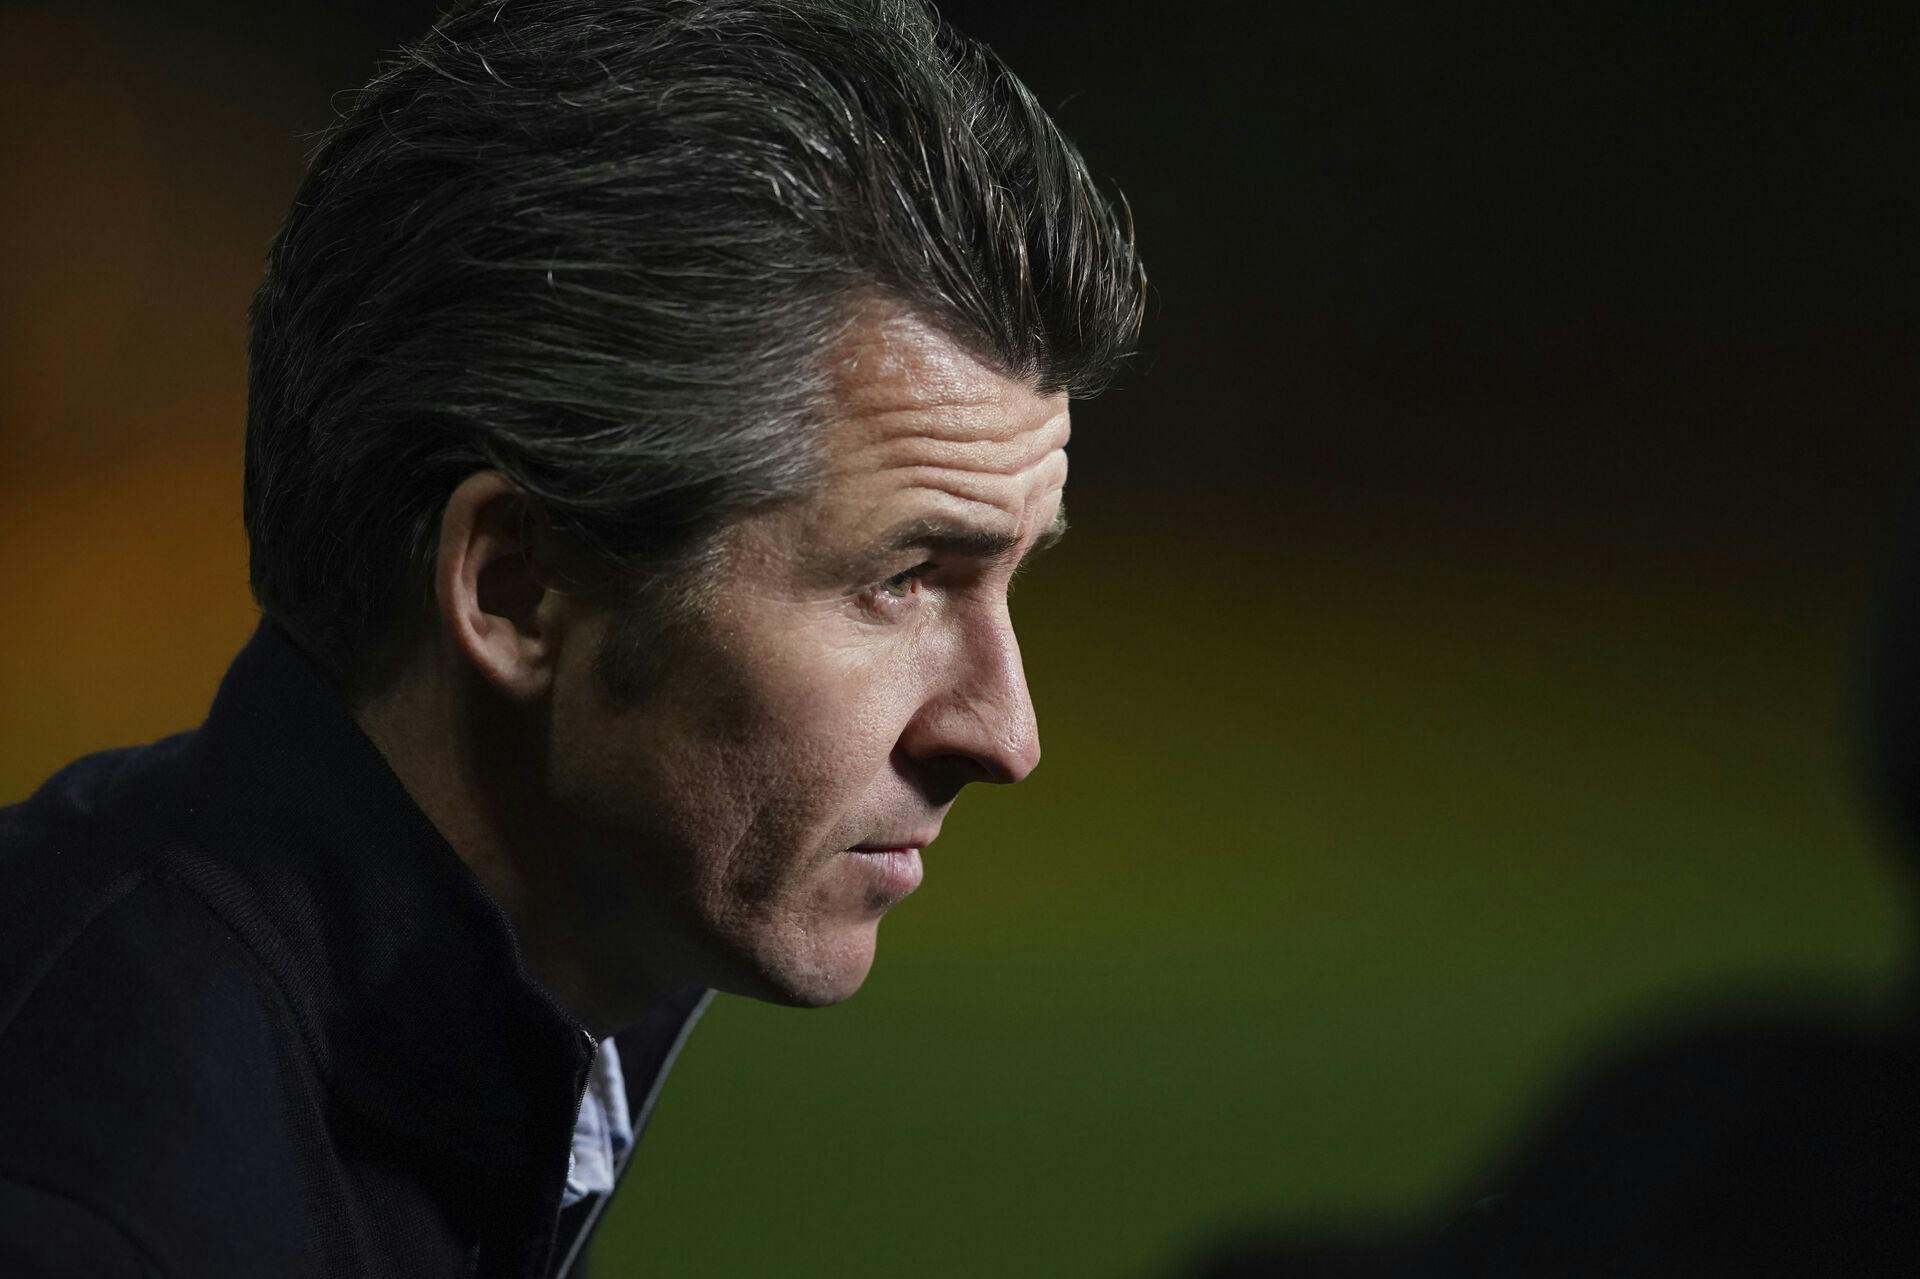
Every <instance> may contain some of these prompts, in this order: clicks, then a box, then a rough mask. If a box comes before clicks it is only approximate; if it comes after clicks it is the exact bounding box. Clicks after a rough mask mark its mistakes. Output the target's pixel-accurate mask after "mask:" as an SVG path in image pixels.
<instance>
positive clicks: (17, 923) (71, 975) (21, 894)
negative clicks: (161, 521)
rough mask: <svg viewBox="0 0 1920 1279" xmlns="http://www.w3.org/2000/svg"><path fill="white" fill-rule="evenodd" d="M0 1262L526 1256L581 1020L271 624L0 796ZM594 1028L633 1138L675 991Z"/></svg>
mask: <svg viewBox="0 0 1920 1279" xmlns="http://www.w3.org/2000/svg"><path fill="white" fill-rule="evenodd" d="M0 884H4V889H3V890H0V1274H4V1275H8V1276H31V1275H40V1274H47V1275H54V1274H58V1275H81V1274H84V1275H108V1276H117V1275H136V1274H137V1275H170V1276H180V1277H181V1279H217V1277H219V1276H249V1277H251V1276H264V1275H272V1276H303V1275H315V1276H320V1275H324V1276H348V1275H351V1276H362V1275H404V1276H407V1277H408V1279H418V1277H424V1276H437V1275H487V1276H509V1275H510V1276H545V1275H549V1274H552V1273H554V1272H555V1270H556V1269H557V1268H558V1267H560V1266H561V1265H563V1264H564V1262H565V1259H566V1257H567V1256H568V1255H569V1254H570V1253H571V1252H572V1251H573V1245H574V1243H575V1241H576V1240H577V1239H578V1238H580V1237H581V1235H582V1233H583V1231H585V1230H587V1229H590V1227H591V1220H590V1218H592V1217H593V1216H594V1215H595V1210H596V1209H597V1207H598V1206H599V1204H597V1203H595V1202H594V1201H589V1202H588V1203H587V1204H585V1205H580V1206H577V1207H575V1208H572V1209H569V1210H568V1211H567V1213H566V1214H565V1219H564V1220H562V1214H561V1213H560V1196H561V1190H562V1187H563V1185H564V1182H565V1177H566V1172H567V1159H568V1154H569V1151H570V1148H571V1143H572V1133H573V1124H574V1118H575V1116H576V1113H577V1111H578V1107H579V1104H580V1095H581V1090H582V1088H583V1086H584V1083H585V1079H586V1073H587V1068H588V1065H589V1063H590V1061H591V1058H592V1052H593V1044H592V1041H591V1039H590V1038H589V1037H588V1036H587V1035H586V1033H585V1032H584V1031H583V1030H582V1029H581V1028H580V1027H579V1025H578V1024H577V1023H576V1021H575V1020H574V1019H573V1018H572V1017H571V1016H570V1015H569V1014H568V1013H567V1012H566V1011H565V1010H564V1009H563V1008H561V1007H560V1006H559V1005H558V1004H557V1003H556V1002H555V1001H554V1000H553V998H552V997H551V996H550V995H548V994H547V993H546V992H545V990H544V989H543V988H542V987H540V986H539V985H537V984H536V983H535V982H533V981H532V980H531V979H530V978H529V977H528V975H527V972H526V969H525V967H524V966H523V964H522V962H521V959H520V956H519V953H518V950H517V948H516V944H515V942H514V938H513V934H512V932H511V930H510V928H509V926H508V923H507V920H506V917H505V916H504V914H503V913H502V912H501V910H500V909H499V907H498V906H497V905H496V904H495V903H494V902H493V900H492V899H491V898H490V897H489V896H488V895H487V894H486V893H485V892H484V891H483V890H482V888H481V887H480V884H479V882H478V881H477V880H476V879H475V878H474V876H473V875H472V873H471V872H470V871H469V870H468V869H467V867H466V865H465V864H464V863H463V862H462V861H461V860H460V859H459V858H458V857H457V856H456V855H455V854H454V852H453V851H452V849H451V848H449V847H448V846H447V844H446V842H445V840H443V839H442V838H441V837H440V835H439V833H438V832H437V831H436V830H435V829H434V828H433V826H432V825H431V824H430V823H429V822H428V821H427V819H426V817H425V816H424V815H423V814H422V813H421V812H420V810H419V808H418V807H416V806H415V805H414V803H413V802H412V800H411V799H410V798H409V797H408V795H407V794H406V792H405V791H404V790H403V789H402V787H401V786H400V783H399V781H398V780H397V779H396V778H395V777H394V775H393V773H392V772H391V771H390V770H389V769H388V768H387V766H386V764H385V761H384V760H383V759H382V758H381V756H380V755H379V753H378V752H377V751H376V750H375V749H374V747H373V745H372V744H371V743H370V742H369V741H368V740H367V738H366V737H365V736H364V735H363V734H362V733H361V732H360V730H359V728H358V726H357V725H356V724H355V723H354V722H353V720H352V719H351V717H350V716H349V715H348V713H347V710H346V707H345V705H344V703H343V701H342V699H341V697H340V696H339V694H338V693H337V692H336V691H335V689H334V688H333V687H332V686H331V685H330V684H329V682H328V681H327V680H326V679H325V678H324V677H323V676H322V674H321V673H320V672H319V670H318V669H317V668H316V667H315V666H313V665H312V664H311V663H310V662H309V661H308V660H307V659H306V658H305V657H304V656H303V655H302V654H301V653H300V652H299V651H298V650H297V649H296V648H295V647H294V646H293V645H292V644H291V643H290V642H289V641H288V640H287V639H286V638H285V637H284V636H283V635H282V634H281V633H280V632H279V631H278V630H277V629H276V628H275V627H273V626H272V625H271V624H266V625H263V626H262V627H261V628H260V630H259V631H258V632H257V633H256V634H255V636H254V637H253V639H252V641H251V642H250V643H249V644H248V645H247V647H246V648H245V649H244V650H243V651H242V652H241V653H240V655H239V657H238V658H237V659H236V660H235V661H234V663H233V667H232V669H231V670H229V672H228V673H227V677H226V679H225V681H224V682H223V684H222V685H221V688H220V693H219V696H218V697H217V698H216V700H215V702H214V705H213V709H212V711H211V713H210V714H209V715H208V717H207V721H206V723H205V724H204V725H202V726H201V727H200V728H199V729H198V730H196V731H194V732H190V733H183V734H181V735H179V736H177V737H171V738H168V739H166V740H164V741H161V742H157V743H155V744H153V745H151V746H146V747H141V748H138V749H130V750H119V751H110V752H107V753H105V754H101V755H94V756H91V757H89V758H86V759H83V760H81V761H79V762H78V763H75V764H73V765H71V766H69V767H68V768H66V769H65V770H63V771H62V772H60V773H58V774H56V775H55V776H54V777H53V778H51V779H50V780H49V781H47V783H46V784H45V785H44V786H42V787H41V788H40V790H39V791H38V792H37V793H36V794H35V795H33V796H32V798H30V799H28V800H27V801H26V802H25V803H23V804H20V805H17V806H15V807H12V808H7V809H0ZM706 993H707V992H705V991H701V990H687V991H684V992H681V993H679V994H677V995H676V996H674V997H672V998H670V999H668V1000H664V1001H662V1002H661V1004H660V1005H658V1006H657V1007H656V1008H655V1009H654V1010H653V1011H652V1013H651V1014H650V1015H649V1016H648V1017H647V1018H646V1019H645V1020H644V1021H643V1022H642V1023H641V1024H639V1025H637V1026H635V1027H633V1028H632V1029H630V1030H628V1031H625V1032H623V1033H622V1034H621V1035H620V1036H619V1037H618V1043H619V1046H620V1051H621V1057H622V1062H623V1065H624V1068H625V1072H626V1076H627V1087H628V1094H629V1101H630V1105H631V1110H632V1114H633V1118H634V1125H635V1129H636V1133H637V1132H638V1131H639V1129H641V1128H642V1127H643V1126H644V1124H645V1122H646V1119H647V1116H648V1113H649V1111H650V1110H651V1108H652V1103H653V1099H654V1097H655V1096H656V1095H657V1092H658V1088H659V1084H660V1081H661V1079H662V1078H663V1076H664V1074H665V1072H666V1069H667V1067H668V1066H669V1065H670V1064H671V1060H672V1057H673V1054H674V1052H675V1051H676V1050H677V1049H678V1046H679V1042H680V1040H681V1038H682V1037H683V1036H684V1034H685V1033H686V1030H687V1029H688V1027H690V1026H691V1024H692V1021H693V1019H694V1018H695V1017H696V1016H697V1015H698V1012H699V1010H700V1008H701V1007H702V1006H704V1003H705V999H706Z"/></svg>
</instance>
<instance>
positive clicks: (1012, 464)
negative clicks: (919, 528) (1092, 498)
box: [822, 315, 1070, 534]
mask: <svg viewBox="0 0 1920 1279" xmlns="http://www.w3.org/2000/svg"><path fill="white" fill-rule="evenodd" d="M832 396H833V408H832V417H833V420H832V422H831V424H830V426H829V427H828V433H827V439H826V463H827V484H826V491H825V493H824V494H823V495H822V505H823V507H824V508H825V509H824V510H823V511H822V513H823V514H825V515H828V516H831V517H834V518H836V519H838V520H841V521H852V522H855V523H859V524H863V525H864V524H869V523H871V524H884V523H887V522H889V521H891V520H894V519H897V518H899V517H902V516H910V515H913V514H915V513H916V512H918V513H920V514H924V515H927V516H937V517H940V518H946V519H953V520H961V521H965V522H967V523H969V524H977V525H980V526H982V527H985V528H989V529H993V530H996V531H1000V532H1009V533H1012V532H1018V533H1021V534H1024V533H1025V532H1027V531H1028V530H1029V528H1030V526H1033V525H1034V522H1035V521H1036V520H1037V521H1038V524H1039V526H1044V525H1045V524H1046V523H1047V521H1049V520H1051V519H1052V517H1053V514H1054V510H1055V508H1057V506H1058V504H1059V493H1060V489H1061V487H1062V485H1064V483H1065V482H1066V474H1067V461H1066V445H1067V438H1068V435H1069V432H1070V427H1069V417H1068V411H1067V397H1066V396H1065V395H1064V394H1057V395H1040V394H1037V393H1035V392H1034V391H1033V390H1032V389H1031V388H1029V387H1027V386H1026V385H1024V384H1023V383H1021V382H1019V381H1017V380H1016V379H1013V378H1009V377H1007V376H1005V375H1004V374H1002V373H1000V372H998V371H997V370H994V369H992V368H989V367H988V366H987V365H985V364H983V363H981V362H980V361H979V360H977V359H975V358H974V357H973V356H971V355H969V354H968V353H967V352H965V351H964V350H962V349H961V348H960V347H958V346H957V345H955V344H954V343H953V342H951V341H949V340H948V339H947V338H946V337H944V336H943V335H942V334H940V333H939V332H938V330H936V329H933V328H932V327H930V326H928V325H926V324H923V323H921V322H919V321H918V320H915V319H913V318H912V317H908V316H901V315H892V316H886V317H881V318H875V319H872V320H869V321H865V322H863V323H861V324H860V325H858V326H856V328H855V329H854V331H853V332H852V333H851V334H850V335H849V338H848V340H847V341H846V343H845V344H844V345H843V346H842V348H841V350H840V353H839V358H838V360H837V361H836V364H835V367H834V370H833V382H832Z"/></svg>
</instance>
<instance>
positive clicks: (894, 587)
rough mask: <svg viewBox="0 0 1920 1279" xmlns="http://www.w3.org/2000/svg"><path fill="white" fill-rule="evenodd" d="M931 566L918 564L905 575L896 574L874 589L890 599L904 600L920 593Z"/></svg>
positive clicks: (904, 573)
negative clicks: (922, 580)
mask: <svg viewBox="0 0 1920 1279" xmlns="http://www.w3.org/2000/svg"><path fill="white" fill-rule="evenodd" d="M932 568H933V565H931V564H916V565H914V566H913V567H912V568H910V569H907V570H906V571H905V572H903V573H895V574H894V575H893V576H892V577H890V578H888V579H887V580H886V581H884V582H881V583H879V584H878V585H877V586H875V587H874V589H875V590H876V591H878V592H880V594H882V595H885V596H886V597H887V598H889V599H896V600H903V599H907V598H909V597H910V596H914V595H918V594H919V593H920V579H921V578H923V577H925V576H926V575H927V573H928V571H929V570H930V569H932Z"/></svg>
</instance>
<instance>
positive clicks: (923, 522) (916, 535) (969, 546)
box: [875, 505, 1067, 564]
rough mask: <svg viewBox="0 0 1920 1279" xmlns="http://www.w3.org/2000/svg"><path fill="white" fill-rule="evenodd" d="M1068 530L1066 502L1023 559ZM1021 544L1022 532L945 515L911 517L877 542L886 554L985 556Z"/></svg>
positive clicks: (999, 555)
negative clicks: (984, 525)
mask: <svg viewBox="0 0 1920 1279" xmlns="http://www.w3.org/2000/svg"><path fill="white" fill-rule="evenodd" d="M1066 534H1067V508H1066V507H1065V506H1064V505H1062V506H1061V507H1060V508H1059V509H1058V510H1057V511H1056V512H1055V513H1054V516H1053V519H1052V521H1051V522H1049V523H1048V525H1047V526H1046V528H1044V529H1042V530H1041V531H1040V536H1038V537H1036V538H1034V539H1033V545H1032V546H1031V547H1030V548H1029V549H1028V551H1027V553H1026V555H1024V556H1022V557H1021V563H1023V564H1024V563H1025V562H1026V561H1027V560H1028V559H1030V558H1031V557H1032V556H1033V555H1034V554H1036V553H1037V552H1040V551H1044V550H1046V549H1047V548H1048V547H1050V546H1052V545H1053V544H1054V543H1056V542H1058V541H1059V540H1060V539H1061V538H1063V537H1065V536H1066ZM1019 545H1020V538H1019V535H1018V534H1015V533H1010V532H1004V531H1002V530H1000V529H990V528H981V527H980V526H979V525H976V524H963V523H959V522H956V521H953V520H943V519H918V520H909V521H907V522H906V523H904V524H900V525H896V526H895V527H894V528H892V529H890V530H888V531H887V532H886V533H883V534H881V536H880V537H879V539H878V540H877V541H876V543H875V546H876V547H877V549H878V551H879V553H880V554H882V555H898V554H899V553H900V552H902V551H909V550H925V551H929V552H932V553H933V554H935V555H960V556H965V557H968V558H971V559H982V560H999V559H1005V558H1006V557H1007V556H1008V555H1010V554H1012V553H1013V550H1014V548H1015V547H1017V546H1019Z"/></svg>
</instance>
